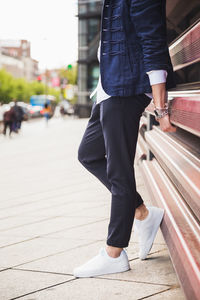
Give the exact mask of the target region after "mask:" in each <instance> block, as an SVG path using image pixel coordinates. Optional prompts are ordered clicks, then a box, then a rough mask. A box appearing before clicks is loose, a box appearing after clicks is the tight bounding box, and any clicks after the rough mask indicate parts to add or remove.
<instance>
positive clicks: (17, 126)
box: [13, 99, 24, 132]
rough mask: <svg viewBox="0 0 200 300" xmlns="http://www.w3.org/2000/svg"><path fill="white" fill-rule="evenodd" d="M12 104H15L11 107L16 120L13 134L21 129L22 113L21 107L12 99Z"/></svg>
mask: <svg viewBox="0 0 200 300" xmlns="http://www.w3.org/2000/svg"><path fill="white" fill-rule="evenodd" d="M14 102H15V104H14V106H13V110H14V112H15V115H16V120H15V122H14V130H15V132H18V131H19V130H20V129H21V124H22V121H23V119H24V111H23V109H22V107H21V106H19V105H18V104H17V100H16V99H14Z"/></svg>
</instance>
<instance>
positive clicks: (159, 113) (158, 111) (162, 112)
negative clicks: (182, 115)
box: [154, 103, 169, 120]
mask: <svg viewBox="0 0 200 300" xmlns="http://www.w3.org/2000/svg"><path fill="white" fill-rule="evenodd" d="M154 114H155V119H156V120H159V119H161V118H163V117H164V116H166V115H168V114H169V108H168V103H165V105H164V108H159V107H155V108H154Z"/></svg>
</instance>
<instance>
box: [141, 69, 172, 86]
mask: <svg viewBox="0 0 200 300" xmlns="http://www.w3.org/2000/svg"><path fill="white" fill-rule="evenodd" d="M146 73H147V74H148V76H149V81H150V85H153V84H158V83H163V82H166V78H167V71H166V70H152V71H149V72H146Z"/></svg>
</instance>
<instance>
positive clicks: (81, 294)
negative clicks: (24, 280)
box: [22, 278, 169, 300]
mask: <svg viewBox="0 0 200 300" xmlns="http://www.w3.org/2000/svg"><path fill="white" fill-rule="evenodd" d="M91 287H92V288H91ZM168 289H169V287H167V286H161V285H149V284H145V283H135V282H129V281H120V280H106V279H103V278H102V279H100V278H80V279H76V280H73V281H70V282H67V283H65V284H62V285H58V286H56V287H53V288H49V289H45V290H43V291H41V292H37V293H34V294H32V295H30V296H26V297H23V298H22V299H23V300H46V299H48V300H61V299H63V300H64V299H65V300H72V299H77V300H78V299H80V300H94V299H95V300H105V299H112V300H124V299H126V300H136V299H138V300H139V299H143V298H144V297H149V296H150V295H155V294H157V293H161V292H164V291H167V290H168Z"/></svg>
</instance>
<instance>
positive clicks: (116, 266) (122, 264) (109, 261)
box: [73, 247, 130, 277]
mask: <svg viewBox="0 0 200 300" xmlns="http://www.w3.org/2000/svg"><path fill="white" fill-rule="evenodd" d="M129 269H130V265H129V261H128V256H127V253H126V250H124V249H123V250H122V251H121V253H120V256H118V257H116V258H114V257H111V256H109V255H108V253H107V251H106V249H105V248H103V247H102V248H101V249H100V250H99V253H98V255H96V256H94V257H93V258H92V259H90V260H89V261H88V262H86V263H85V264H83V265H82V266H80V267H77V268H75V269H74V270H73V274H74V276H75V277H92V276H98V275H105V274H111V273H118V272H125V271H128V270H129Z"/></svg>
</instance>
